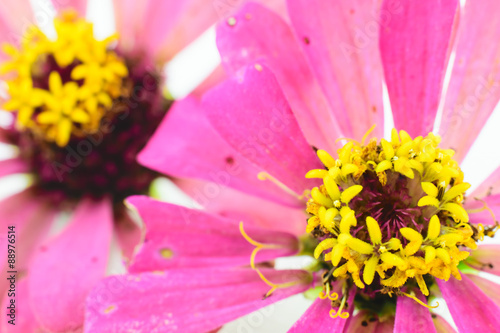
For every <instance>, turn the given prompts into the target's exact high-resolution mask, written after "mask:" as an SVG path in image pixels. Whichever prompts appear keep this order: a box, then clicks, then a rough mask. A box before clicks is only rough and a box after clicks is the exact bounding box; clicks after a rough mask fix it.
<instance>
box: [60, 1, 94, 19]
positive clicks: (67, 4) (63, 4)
mask: <svg viewBox="0 0 500 333" xmlns="http://www.w3.org/2000/svg"><path fill="white" fill-rule="evenodd" d="M87 2H88V1H87V0H63V1H61V0H52V4H53V5H54V8H55V9H56V10H57V11H61V10H65V9H69V8H71V9H74V10H76V11H77V13H78V14H80V15H81V16H84V17H85V13H86V12H87Z"/></svg>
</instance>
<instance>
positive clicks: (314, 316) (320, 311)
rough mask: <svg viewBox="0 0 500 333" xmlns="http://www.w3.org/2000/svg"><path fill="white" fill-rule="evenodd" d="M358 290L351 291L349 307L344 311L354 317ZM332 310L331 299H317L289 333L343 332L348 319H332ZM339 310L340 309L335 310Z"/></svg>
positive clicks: (348, 301)
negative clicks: (355, 298)
mask: <svg viewBox="0 0 500 333" xmlns="http://www.w3.org/2000/svg"><path fill="white" fill-rule="evenodd" d="M355 295H356V288H353V289H351V292H350V294H349V299H348V300H347V303H348V304H349V307H348V308H346V309H343V312H348V313H349V316H352V312H353V310H354V296H355ZM331 310H332V302H331V301H330V300H329V299H321V298H317V299H316V300H315V301H314V303H313V304H312V305H311V306H310V307H309V309H307V311H306V313H304V314H303V315H302V317H300V318H299V320H298V321H297V322H295V324H293V326H292V328H291V329H290V330H289V331H288V333H300V332H342V331H343V330H344V327H345V325H346V323H347V322H348V319H343V318H340V317H337V318H332V317H331V316H330V311H331ZM335 310H338V308H335Z"/></svg>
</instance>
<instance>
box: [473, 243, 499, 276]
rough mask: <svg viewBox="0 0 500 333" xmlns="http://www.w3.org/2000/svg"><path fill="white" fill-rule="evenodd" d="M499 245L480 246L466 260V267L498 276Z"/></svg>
mask: <svg viewBox="0 0 500 333" xmlns="http://www.w3.org/2000/svg"><path fill="white" fill-rule="evenodd" d="M499 254H500V245H498V244H488V245H480V246H478V248H477V250H474V251H472V252H471V254H470V256H469V258H467V265H469V266H471V267H474V268H475V269H478V270H480V271H483V272H486V273H491V274H495V275H498V276H500V255H499Z"/></svg>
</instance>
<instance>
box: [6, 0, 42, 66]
mask: <svg viewBox="0 0 500 333" xmlns="http://www.w3.org/2000/svg"><path fill="white" fill-rule="evenodd" d="M1 22H3V23H1ZM33 24H36V21H35V18H34V16H33V10H32V8H31V4H30V1H29V0H2V1H1V2H0V28H1V29H2V30H1V31H0V32H1V34H0V36H1V37H0V38H1V40H0V41H1V42H7V43H12V44H19V43H20V42H21V40H22V38H23V35H24V33H25V32H26V29H28V28H29V27H30V26H31V25H33ZM0 53H1V54H2V56H3V52H0Z"/></svg>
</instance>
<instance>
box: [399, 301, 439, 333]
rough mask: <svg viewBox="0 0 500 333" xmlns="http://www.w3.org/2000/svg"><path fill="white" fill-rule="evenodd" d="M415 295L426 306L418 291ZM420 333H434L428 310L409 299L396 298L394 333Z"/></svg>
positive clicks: (434, 329)
mask: <svg viewBox="0 0 500 333" xmlns="http://www.w3.org/2000/svg"><path fill="white" fill-rule="evenodd" d="M416 293H417V294H418V295H417V297H418V298H419V299H420V300H421V301H422V302H424V303H425V304H427V301H426V299H425V297H424V295H422V293H421V292H420V291H417V292H416ZM421 332H426V333H436V328H435V327H434V323H433V322H432V317H431V313H430V311H429V309H428V308H426V307H424V306H422V305H420V304H418V303H417V302H415V301H414V300H413V299H411V298H409V297H406V296H398V300H397V305H396V319H395V322H394V333H421Z"/></svg>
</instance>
